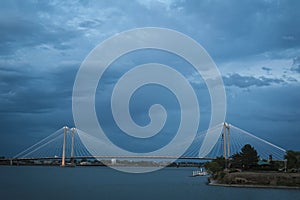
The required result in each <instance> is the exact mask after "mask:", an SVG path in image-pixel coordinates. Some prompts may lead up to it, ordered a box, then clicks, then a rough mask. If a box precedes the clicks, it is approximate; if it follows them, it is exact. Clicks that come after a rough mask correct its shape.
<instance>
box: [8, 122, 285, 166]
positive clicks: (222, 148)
mask: <svg viewBox="0 0 300 200" xmlns="http://www.w3.org/2000/svg"><path fill="white" fill-rule="evenodd" d="M213 129H215V130H217V132H216V131H214V130H213ZM219 130H222V131H221V132H220V131H219ZM207 134H216V136H217V139H216V140H214V142H213V144H212V147H211V148H210V149H209V152H207V153H206V154H205V155H203V154H201V146H202V144H203V142H205V137H206V136H207ZM83 140H84V142H85V143H86V142H88V143H91V144H93V145H99V143H100V144H101V141H98V139H97V138H95V137H94V136H92V135H90V134H88V133H85V132H84V131H81V130H79V129H77V128H68V127H66V126H65V127H63V128H61V129H59V130H57V131H55V132H54V133H52V134H50V135H49V136H48V137H46V138H44V139H42V140H41V141H39V142H37V143H36V144H34V145H32V146H31V147H29V148H27V149H25V150H24V151H22V152H20V153H19V154H17V155H15V156H14V157H13V159H14V160H46V159H59V160H61V164H62V165H63V166H64V165H65V160H66V159H78V158H97V159H112V158H122V159H130V158H138V159H177V158H178V157H176V156H173V155H171V154H170V155H164V156H159V155H157V156H145V155H143V154H141V155H133V156H128V155H126V156H125V155H124V156H122V155H113V154H112V152H97V150H96V149H95V150H93V148H86V146H85V145H84V143H83V142H82V141H83ZM184 142H185V141H182V143H184ZM245 144H250V145H251V146H253V147H254V148H255V149H256V150H257V152H258V154H259V156H260V158H262V159H268V158H269V156H270V155H272V158H273V159H274V160H283V158H284V155H285V152H286V150H285V149H283V148H281V147H278V146H276V145H275V144H272V143H270V142H268V141H266V140H264V139H262V138H259V137H257V136H255V135H253V134H251V133H249V132H247V131H245V130H243V129H241V128H238V127H236V126H234V125H232V124H228V123H221V124H218V125H217V126H215V127H213V128H212V129H209V130H206V131H204V132H199V133H198V134H197V135H196V137H195V138H194V140H193V143H192V144H191V145H190V146H189V148H188V149H187V150H186V151H185V153H184V154H183V155H182V156H181V157H179V158H178V159H203V160H210V159H215V158H216V157H220V156H223V157H224V158H225V159H228V158H230V157H231V156H232V155H233V154H235V153H238V152H240V151H241V148H242V147H243V146H244V145H245Z"/></svg>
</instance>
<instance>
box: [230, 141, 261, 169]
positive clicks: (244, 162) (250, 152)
mask: <svg viewBox="0 0 300 200" xmlns="http://www.w3.org/2000/svg"><path fill="white" fill-rule="evenodd" d="M258 160H259V156H258V154H257V151H256V150H255V149H254V148H253V147H252V146H251V145H250V144H246V145H245V146H243V148H242V150H241V152H240V153H236V154H234V155H233V156H232V161H231V163H232V166H233V167H242V168H245V169H248V168H251V167H254V166H256V165H257V162H258Z"/></svg>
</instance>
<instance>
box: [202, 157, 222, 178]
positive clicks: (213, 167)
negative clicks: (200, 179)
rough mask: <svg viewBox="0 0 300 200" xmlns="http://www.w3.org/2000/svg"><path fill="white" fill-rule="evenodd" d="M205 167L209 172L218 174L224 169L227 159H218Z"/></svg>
mask: <svg viewBox="0 0 300 200" xmlns="http://www.w3.org/2000/svg"><path fill="white" fill-rule="evenodd" d="M204 167H205V168H206V169H207V171H208V172H210V173H212V174H216V173H217V172H220V171H222V170H223V169H224V167H225V159H224V158H223V157H217V158H216V159H215V160H213V161H211V162H207V163H205V164H204Z"/></svg>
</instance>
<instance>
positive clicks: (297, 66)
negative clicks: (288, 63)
mask: <svg viewBox="0 0 300 200" xmlns="http://www.w3.org/2000/svg"><path fill="white" fill-rule="evenodd" d="M291 71H294V72H297V73H300V56H297V57H295V58H294V59H293V66H292V67H291Z"/></svg>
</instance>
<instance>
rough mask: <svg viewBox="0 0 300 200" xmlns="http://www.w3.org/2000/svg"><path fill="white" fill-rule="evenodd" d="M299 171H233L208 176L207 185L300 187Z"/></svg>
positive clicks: (275, 187)
mask: <svg viewBox="0 0 300 200" xmlns="http://www.w3.org/2000/svg"><path fill="white" fill-rule="evenodd" d="M299 183H300V174H299V173H278V172H272V173H270V172H267V173H266V172H234V173H225V174H223V175H221V176H220V174H219V175H215V177H214V178H213V177H212V176H211V177H209V178H208V185H212V186H224V187H245V188H274V189H297V190H299V189H300V184H299Z"/></svg>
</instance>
